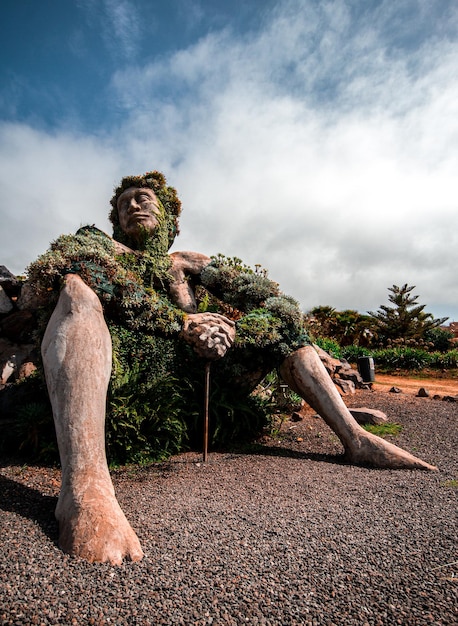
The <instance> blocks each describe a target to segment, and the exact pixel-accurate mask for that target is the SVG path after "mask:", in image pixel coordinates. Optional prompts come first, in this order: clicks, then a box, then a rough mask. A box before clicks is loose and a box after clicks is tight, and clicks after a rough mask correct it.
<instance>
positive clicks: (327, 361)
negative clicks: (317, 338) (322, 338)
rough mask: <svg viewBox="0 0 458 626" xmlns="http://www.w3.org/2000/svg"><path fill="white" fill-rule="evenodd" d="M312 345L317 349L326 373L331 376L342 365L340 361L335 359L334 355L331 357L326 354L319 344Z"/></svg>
mask: <svg viewBox="0 0 458 626" xmlns="http://www.w3.org/2000/svg"><path fill="white" fill-rule="evenodd" d="M313 347H314V348H315V350H316V351H317V353H318V356H319V357H320V359H321V362H322V363H323V365H324V366H325V368H326V370H327V372H328V374H330V375H331V376H332V375H333V374H334V373H335V372H336V370H337V369H340V368H341V367H342V362H341V361H339V359H335V358H334V357H332V356H331V355H330V354H328V353H327V352H325V351H324V350H323V349H322V348H320V347H319V346H317V345H315V344H313Z"/></svg>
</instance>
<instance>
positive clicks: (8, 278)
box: [0, 265, 21, 298]
mask: <svg viewBox="0 0 458 626" xmlns="http://www.w3.org/2000/svg"><path fill="white" fill-rule="evenodd" d="M0 285H1V286H2V288H3V289H4V290H5V292H6V293H7V294H8V295H9V297H10V298H12V297H14V296H17V295H18V293H19V292H20V290H21V281H19V280H18V279H17V278H16V276H15V275H14V274H12V273H11V272H10V271H9V269H8V268H7V267H5V266H4V265H0Z"/></svg>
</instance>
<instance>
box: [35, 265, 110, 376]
mask: <svg viewBox="0 0 458 626" xmlns="http://www.w3.org/2000/svg"><path fill="white" fill-rule="evenodd" d="M41 353H42V357H43V363H44V366H45V372H46V374H47V378H48V372H50V371H54V372H56V370H58V369H59V368H60V367H62V366H63V365H66V366H67V368H69V367H72V368H73V367H78V368H81V367H86V368H87V367H94V366H97V370H98V372H99V373H100V374H102V375H103V376H104V378H107V379H108V378H109V376H110V372H111V338H110V333H109V331H108V328H107V325H106V323H105V319H104V316H103V310H102V306H101V304H100V301H99V299H98V297H97V296H96V294H95V293H94V292H93V291H92V289H90V288H89V287H88V286H87V285H86V284H85V283H84V282H83V280H82V279H81V278H80V277H79V276H78V275H76V274H69V275H68V276H66V278H65V284H64V286H63V288H62V291H61V293H60V296H59V300H58V302H57V305H56V308H55V309H54V312H53V314H52V315H51V318H50V320H49V322H48V326H47V328H46V332H45V335H44V337H43V341H42V345H41ZM48 382H49V380H48Z"/></svg>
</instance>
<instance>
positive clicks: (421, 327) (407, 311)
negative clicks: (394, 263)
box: [368, 283, 448, 344]
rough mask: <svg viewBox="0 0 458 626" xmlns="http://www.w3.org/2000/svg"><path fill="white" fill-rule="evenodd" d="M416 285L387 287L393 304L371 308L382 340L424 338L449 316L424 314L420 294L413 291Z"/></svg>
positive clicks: (403, 340)
mask: <svg viewBox="0 0 458 626" xmlns="http://www.w3.org/2000/svg"><path fill="white" fill-rule="evenodd" d="M414 289H415V286H409V285H408V284H407V283H406V284H405V285H403V286H402V287H398V286H397V285H393V286H392V287H389V288H388V291H389V292H390V294H389V295H388V300H389V301H390V302H391V303H392V304H393V305H394V306H387V305H384V304H382V305H381V306H380V308H379V310H378V311H377V312H375V313H374V312H372V311H369V312H368V313H369V315H370V317H372V318H373V321H374V324H375V326H376V327H377V330H378V336H379V338H380V340H381V341H382V343H384V344H387V343H391V342H392V341H401V342H402V343H413V342H415V341H421V340H422V339H424V337H425V333H427V331H430V330H431V329H433V328H437V327H438V326H440V325H441V324H443V323H444V322H445V321H446V320H447V319H448V318H447V317H442V318H434V316H433V315H432V314H431V313H425V311H424V309H425V306H426V305H425V304H418V302H417V301H418V296H415V295H413V294H412V291H413V290H414Z"/></svg>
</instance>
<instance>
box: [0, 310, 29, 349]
mask: <svg viewBox="0 0 458 626" xmlns="http://www.w3.org/2000/svg"><path fill="white" fill-rule="evenodd" d="M35 326H36V322H35V317H34V315H33V313H32V312H31V311H13V312H12V313H10V315H8V317H5V318H4V319H2V321H1V324H0V327H1V334H2V335H3V336H4V337H7V338H8V339H11V340H12V341H17V342H23V341H28V340H30V334H31V332H32V331H33V330H34V328H35Z"/></svg>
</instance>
